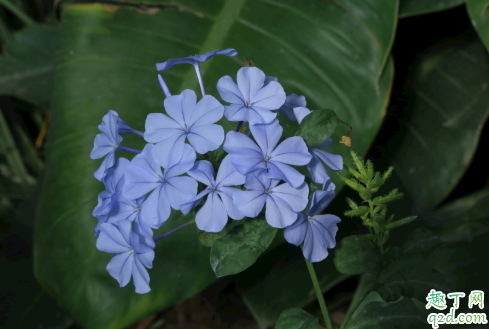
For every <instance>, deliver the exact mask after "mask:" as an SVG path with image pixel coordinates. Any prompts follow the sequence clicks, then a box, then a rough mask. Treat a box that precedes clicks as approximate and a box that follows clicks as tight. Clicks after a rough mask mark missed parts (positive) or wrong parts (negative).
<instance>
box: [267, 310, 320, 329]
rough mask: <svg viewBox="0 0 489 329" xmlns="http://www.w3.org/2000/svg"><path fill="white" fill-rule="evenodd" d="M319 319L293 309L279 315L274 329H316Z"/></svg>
mask: <svg viewBox="0 0 489 329" xmlns="http://www.w3.org/2000/svg"><path fill="white" fill-rule="evenodd" d="M318 325H319V319H318V318H316V317H314V316H312V315H311V314H309V313H307V312H306V311H304V310H301V309H300V308H297V307H294V308H289V309H288V310H285V311H283V312H282V314H280V317H279V318H278V321H277V324H276V326H275V329H317V328H318Z"/></svg>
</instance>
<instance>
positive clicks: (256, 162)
mask: <svg viewBox="0 0 489 329" xmlns="http://www.w3.org/2000/svg"><path fill="white" fill-rule="evenodd" d="M231 162H232V164H233V165H234V167H235V168H236V170H237V171H238V172H239V173H240V174H242V175H247V174H248V173H250V172H254V171H257V172H262V171H266V170H267V166H266V164H265V162H264V161H263V159H262V158H261V157H260V158H256V157H255V158H240V157H239V156H236V157H235V156H233V158H232V160H231Z"/></svg>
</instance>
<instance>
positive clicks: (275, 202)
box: [234, 172, 309, 228]
mask: <svg viewBox="0 0 489 329" xmlns="http://www.w3.org/2000/svg"><path fill="white" fill-rule="evenodd" d="M279 182H280V180H279V179H270V178H268V177H267V175H266V174H265V173H264V172H252V173H250V174H248V175H247V176H246V183H245V187H246V188H247V189H248V190H249V191H241V190H238V191H236V192H235V194H234V204H235V206H236V207H237V208H238V210H239V211H240V212H241V213H243V215H245V216H247V217H256V216H258V214H259V213H260V211H261V210H262V209H263V206H264V205H265V203H266V205H267V209H266V211H265V218H266V220H267V222H268V224H270V226H272V227H276V228H284V227H287V226H289V225H291V224H292V223H294V221H295V220H296V218H297V212H298V211H302V210H303V209H304V208H305V207H306V206H307V201H308V200H307V196H308V194H309V187H308V186H307V184H305V183H303V184H302V185H301V186H299V187H298V188H293V187H291V186H290V185H289V184H287V183H285V184H281V185H278V186H277V184H278V183H279Z"/></svg>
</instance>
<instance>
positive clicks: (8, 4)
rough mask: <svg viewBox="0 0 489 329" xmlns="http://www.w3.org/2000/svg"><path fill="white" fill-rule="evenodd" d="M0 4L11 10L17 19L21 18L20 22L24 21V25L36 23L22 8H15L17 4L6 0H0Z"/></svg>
mask: <svg viewBox="0 0 489 329" xmlns="http://www.w3.org/2000/svg"><path fill="white" fill-rule="evenodd" d="M0 5H3V6H4V7H5V8H7V9H8V10H10V11H11V12H12V14H14V15H15V16H17V18H18V19H19V20H21V21H22V23H24V24H25V25H28V26H29V25H34V24H36V22H34V20H33V19H32V18H30V17H29V16H27V15H26V13H24V12H23V11H22V10H20V9H19V8H17V6H15V5H14V4H13V3H11V2H10V1H8V0H0Z"/></svg>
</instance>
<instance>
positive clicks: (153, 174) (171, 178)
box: [122, 144, 197, 228]
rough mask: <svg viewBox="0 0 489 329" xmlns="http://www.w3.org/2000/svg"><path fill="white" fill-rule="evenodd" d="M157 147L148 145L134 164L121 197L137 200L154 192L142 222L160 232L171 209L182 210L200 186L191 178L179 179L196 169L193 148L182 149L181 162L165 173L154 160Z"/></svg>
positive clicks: (132, 163)
mask: <svg viewBox="0 0 489 329" xmlns="http://www.w3.org/2000/svg"><path fill="white" fill-rule="evenodd" d="M154 147H155V146H154V145H153V144H147V145H146V146H145V147H144V149H143V152H141V154H139V155H136V156H135V157H134V159H133V160H132V161H131V164H130V165H129V166H128V167H127V169H126V173H125V176H124V179H125V183H124V188H123V189H122V194H123V195H124V197H126V198H128V199H133V200H135V199H138V198H141V197H143V196H145V195H146V194H147V193H149V192H151V191H152V192H151V194H150V195H149V196H148V197H147V198H146V200H144V203H143V205H142V209H141V218H142V220H143V221H145V222H146V223H147V224H149V225H150V226H151V227H152V228H159V227H160V226H161V225H163V224H164V223H165V221H166V220H167V219H168V217H169V216H170V212H171V208H173V209H175V210H179V209H180V205H181V204H183V203H185V202H187V201H189V200H190V199H192V198H193V197H195V195H196V194H197V182H196V181H195V180H194V179H193V178H191V177H188V176H183V177H177V176H179V175H181V174H184V173H186V172H187V171H189V170H190V169H191V168H192V167H193V165H194V162H195V152H194V151H193V149H192V147H191V146H190V145H188V144H184V145H183V147H182V148H183V153H182V156H181V157H180V159H179V161H178V162H177V163H176V164H174V165H173V166H171V167H168V168H165V171H164V173H162V172H161V167H160V166H159V165H158V164H157V163H156V162H155V161H154V159H153V148H154ZM170 207H171V208H170Z"/></svg>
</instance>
